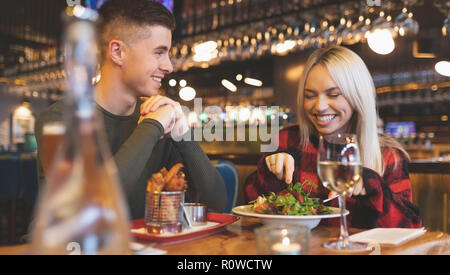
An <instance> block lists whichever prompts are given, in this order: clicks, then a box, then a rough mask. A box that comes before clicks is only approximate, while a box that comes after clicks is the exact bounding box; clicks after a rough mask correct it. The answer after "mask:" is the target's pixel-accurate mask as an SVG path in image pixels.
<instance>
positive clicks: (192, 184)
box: [173, 141, 227, 212]
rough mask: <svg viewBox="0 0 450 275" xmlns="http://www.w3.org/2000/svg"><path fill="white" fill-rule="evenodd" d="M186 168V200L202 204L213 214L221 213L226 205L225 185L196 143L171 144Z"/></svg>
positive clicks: (178, 142)
mask: <svg viewBox="0 0 450 275" xmlns="http://www.w3.org/2000/svg"><path fill="white" fill-rule="evenodd" d="M173 144H174V146H175V148H176V149H177V151H178V152H179V153H180V155H181V158H182V159H183V163H184V165H185V167H186V176H187V178H188V180H189V181H188V186H189V187H188V191H187V192H188V194H187V196H188V198H189V199H190V200H192V201H193V202H202V203H206V204H207V205H208V208H209V209H211V210H212V211H214V212H223V211H224V210H225V207H226V204H227V191H226V188H225V183H224V182H223V179H222V177H221V176H220V174H219V172H218V171H217V169H216V168H215V167H214V166H213V165H212V164H211V161H210V160H209V158H208V156H207V155H206V154H205V152H204V151H203V149H202V148H201V147H200V144H198V142H196V141H177V142H175V141H174V142H173Z"/></svg>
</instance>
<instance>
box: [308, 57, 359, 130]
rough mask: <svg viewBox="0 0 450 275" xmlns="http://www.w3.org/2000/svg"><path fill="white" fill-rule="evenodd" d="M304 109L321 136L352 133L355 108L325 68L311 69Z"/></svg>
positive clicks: (319, 66)
mask: <svg viewBox="0 0 450 275" xmlns="http://www.w3.org/2000/svg"><path fill="white" fill-rule="evenodd" d="M303 107H304V110H305V113H306V115H307V117H308V119H309V120H310V121H311V123H312V124H313V125H314V127H315V128H316V130H317V132H318V133H319V134H320V135H330V134H335V133H344V132H349V131H350V119H351V117H352V115H353V108H352V107H351V106H350V104H349V102H348V101H347V99H346V98H345V97H344V96H343V94H342V92H341V90H340V89H339V87H338V85H336V83H335V82H334V80H333V79H332V78H331V75H330V73H329V72H328V70H327V68H326V67H325V66H323V65H315V66H314V67H312V68H311V70H310V72H309V74H308V77H307V78H306V83H305V90H304V100H303Z"/></svg>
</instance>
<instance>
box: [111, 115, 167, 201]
mask: <svg viewBox="0 0 450 275" xmlns="http://www.w3.org/2000/svg"><path fill="white" fill-rule="evenodd" d="M163 133H164V129H163V127H162V125H161V124H160V123H159V122H157V121H156V120H153V119H144V120H143V121H142V122H141V123H140V124H139V125H138V126H137V127H136V129H135V130H134V131H133V133H132V134H131V135H130V136H129V137H128V139H127V140H126V141H125V142H124V143H123V144H122V145H121V146H120V148H119V150H118V151H117V152H116V153H115V154H114V161H115V162H116V165H117V169H118V171H119V177H120V180H121V182H122V184H123V187H124V189H125V192H127V193H128V192H131V191H132V190H134V189H135V188H136V187H137V185H138V183H139V179H140V177H141V175H142V172H143V170H144V168H145V165H146V163H147V161H148V159H149V157H150V155H151V154H152V151H153V148H154V147H155V145H156V143H157V142H158V141H159V139H160V137H161V136H162V135H163Z"/></svg>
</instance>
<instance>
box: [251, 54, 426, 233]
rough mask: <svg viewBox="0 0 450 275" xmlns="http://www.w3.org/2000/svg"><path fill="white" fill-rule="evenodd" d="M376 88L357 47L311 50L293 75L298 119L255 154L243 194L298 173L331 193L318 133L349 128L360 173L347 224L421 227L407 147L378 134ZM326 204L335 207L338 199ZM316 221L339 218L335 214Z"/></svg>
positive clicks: (277, 187)
mask: <svg viewBox="0 0 450 275" xmlns="http://www.w3.org/2000/svg"><path fill="white" fill-rule="evenodd" d="M375 95H376V94H375V87H374V84H373V80H372V77H371V76H370V73H369V71H368V69H367V67H366V65H365V64H364V62H363V61H362V59H361V58H360V57H359V56H358V55H357V54H355V53H354V52H352V51H351V50H349V49H347V48H344V47H330V48H326V49H318V50H316V51H315V52H314V53H313V54H312V55H311V56H310V57H309V59H308V60H307V62H306V64H305V68H304V71H303V73H302V77H301V79H300V84H299V90H298V101H297V104H298V122H299V126H291V127H286V128H284V129H283V130H281V131H280V133H279V147H278V151H277V152H274V153H271V154H266V155H264V156H263V157H262V158H261V159H260V161H259V162H258V170H257V172H256V173H254V174H253V175H252V176H251V177H250V178H249V180H248V181H247V184H246V186H245V191H244V193H245V196H246V199H247V201H250V200H254V199H256V198H257V197H258V195H261V194H267V193H269V192H279V191H281V190H283V189H285V188H286V187H287V185H286V184H290V183H292V182H304V181H305V180H309V181H311V182H313V183H316V186H317V187H316V188H314V189H313V190H312V192H311V195H312V196H313V197H319V198H322V199H325V198H327V197H331V196H333V195H334V194H332V192H329V191H328V189H326V188H325V187H323V186H322V184H321V183H320V181H319V178H318V175H317V168H316V167H317V146H318V136H319V135H329V134H336V133H356V135H357V137H358V142H359V147H360V151H361V162H362V165H363V170H364V171H363V181H361V182H360V184H357V185H356V186H355V188H354V190H353V194H352V196H351V197H350V198H348V199H347V201H346V204H347V208H348V209H349V210H350V215H349V217H348V222H349V223H350V225H351V226H353V227H364V228H373V227H420V226H421V225H422V221H421V218H420V215H419V211H418V209H417V207H415V206H414V205H413V204H412V195H411V184H410V181H409V175H408V168H407V164H408V154H407V153H406V152H405V150H404V149H403V148H402V147H401V146H400V144H398V143H397V142H396V141H395V140H392V139H389V138H387V137H384V136H382V135H378V134H377V112H376V103H375ZM308 191H309V190H308ZM331 206H336V207H337V200H333V201H332V202H331ZM323 222H326V223H328V224H335V225H339V220H338V219H331V220H325V221H323Z"/></svg>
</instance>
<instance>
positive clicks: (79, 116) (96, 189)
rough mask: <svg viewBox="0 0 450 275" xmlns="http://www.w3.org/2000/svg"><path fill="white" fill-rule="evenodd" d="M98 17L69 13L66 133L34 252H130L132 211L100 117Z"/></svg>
mask: <svg viewBox="0 0 450 275" xmlns="http://www.w3.org/2000/svg"><path fill="white" fill-rule="evenodd" d="M96 16H97V13H96V12H95V11H93V10H89V9H87V8H83V7H81V6H75V7H69V8H68V9H67V10H66V13H65V15H64V17H65V18H64V19H65V23H66V28H65V36H64V47H65V53H66V54H65V62H64V63H65V68H66V71H67V81H68V83H67V84H68V85H67V87H68V91H67V94H66V96H65V99H64V100H65V108H64V123H65V129H66V131H65V135H64V138H63V140H62V142H61V146H60V147H59V150H58V152H57V153H56V156H55V157H54V159H53V161H52V164H51V165H50V170H49V173H48V175H47V178H46V179H47V182H46V185H45V188H44V190H43V192H42V193H41V194H40V198H39V202H38V207H37V212H36V215H35V220H34V229H33V231H32V234H31V235H32V242H31V247H30V248H31V253H33V254H74V253H75V254H78V253H79V254H129V253H130V249H129V243H130V233H129V225H128V211H127V208H126V206H125V201H124V197H123V194H122V190H121V187H120V185H119V179H118V176H117V174H116V173H117V168H116V166H115V163H114V161H113V159H112V156H111V153H110V152H109V148H108V146H107V140H106V137H105V136H104V135H105V133H104V130H103V124H102V121H101V120H100V118H99V117H97V115H96V114H95V110H96V107H95V102H94V99H93V87H92V82H91V80H92V78H93V77H94V76H95V73H96V65H97V63H96V54H97V51H96V34H95V25H94V22H95V19H96ZM44 138H45V137H44ZM44 149H45V148H44Z"/></svg>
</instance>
